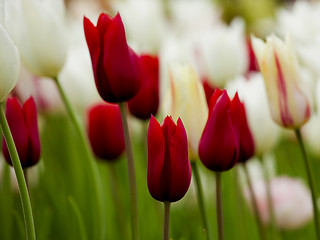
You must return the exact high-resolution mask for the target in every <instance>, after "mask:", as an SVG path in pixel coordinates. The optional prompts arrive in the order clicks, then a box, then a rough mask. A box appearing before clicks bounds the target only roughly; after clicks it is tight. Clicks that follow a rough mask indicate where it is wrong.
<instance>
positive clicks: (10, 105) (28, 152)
mask: <svg viewBox="0 0 320 240" xmlns="http://www.w3.org/2000/svg"><path fill="white" fill-rule="evenodd" d="M6 118H7V121H8V124H9V127H10V131H11V133H12V137H13V140H14V143H15V145H16V148H17V151H18V155H19V158H20V162H21V166H22V167H23V168H27V167H31V166H33V165H35V164H36V163H37V162H38V161H39V159H40V152H41V146H40V138H39V131H38V120H37V108H36V104H35V102H34V100H33V98H32V97H30V98H29V99H28V100H27V101H26V102H25V104H24V105H23V107H22V106H21V104H20V103H19V101H18V99H17V98H9V99H8V100H7V104H6ZM2 151H3V155H4V157H5V159H6V161H7V162H8V163H9V164H10V165H12V163H11V158H10V154H9V151H8V147H7V144H6V141H5V140H4V138H3V140H2Z"/></svg>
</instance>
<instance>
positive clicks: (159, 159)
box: [147, 116, 165, 201]
mask: <svg viewBox="0 0 320 240" xmlns="http://www.w3.org/2000/svg"><path fill="white" fill-rule="evenodd" d="M164 157H165V139H164V136H163V133H162V129H161V127H160V124H159V123H158V122H157V120H156V119H155V118H154V117H153V116H151V118H150V123H149V128H148V171H147V182H148V189H149V192H150V194H151V196H152V197H153V198H155V199H156V200H158V201H163V196H162V182H161V181H160V179H161V175H162V169H163V166H164Z"/></svg>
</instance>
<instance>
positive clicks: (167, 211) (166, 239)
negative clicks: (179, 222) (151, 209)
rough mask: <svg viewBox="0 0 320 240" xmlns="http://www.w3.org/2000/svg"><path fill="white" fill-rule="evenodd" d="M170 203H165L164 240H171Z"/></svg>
mask: <svg viewBox="0 0 320 240" xmlns="http://www.w3.org/2000/svg"><path fill="white" fill-rule="evenodd" d="M170 205H171V203H170V202H164V216H163V240H169V226H170V224H169V223H170Z"/></svg>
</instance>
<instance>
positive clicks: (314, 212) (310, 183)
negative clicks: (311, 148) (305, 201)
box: [295, 129, 320, 240]
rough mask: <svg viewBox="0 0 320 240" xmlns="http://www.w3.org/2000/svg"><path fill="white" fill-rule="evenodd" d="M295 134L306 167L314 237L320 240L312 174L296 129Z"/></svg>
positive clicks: (299, 134)
mask: <svg viewBox="0 0 320 240" xmlns="http://www.w3.org/2000/svg"><path fill="white" fill-rule="evenodd" d="M295 133H296V136H297V139H298V142H299V145H300V148H301V151H302V155H303V160H304V164H305V167H306V170H307V176H308V182H309V185H310V188H311V196H312V204H313V217H314V225H315V231H316V237H317V240H320V231H319V216H318V208H317V196H316V189H315V185H314V181H313V176H312V172H311V164H310V162H309V159H308V157H307V153H306V150H305V148H304V144H303V140H302V137H301V132H300V129H296V130H295Z"/></svg>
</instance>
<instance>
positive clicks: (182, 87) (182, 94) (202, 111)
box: [163, 65, 208, 160]
mask: <svg viewBox="0 0 320 240" xmlns="http://www.w3.org/2000/svg"><path fill="white" fill-rule="evenodd" d="M170 83H171V84H170V86H171V87H170V89H169V90H168V92H167V94H166V95H165V99H164V103H163V113H164V115H172V117H173V118H174V120H175V121H176V120H177V119H178V118H179V117H180V118H181V120H182V122H183V124H184V126H185V128H186V132H187V135H188V143H189V159H190V160H196V159H197V158H198V146H199V141H200V138H201V135H202V132H203V129H204V126H205V124H206V121H207V118H208V106H207V102H206V97H205V93H204V90H203V87H202V84H201V82H200V80H199V79H198V76H197V74H196V72H195V71H194V70H193V68H192V67H191V66H190V65H186V66H175V67H172V68H171V75H170Z"/></svg>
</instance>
